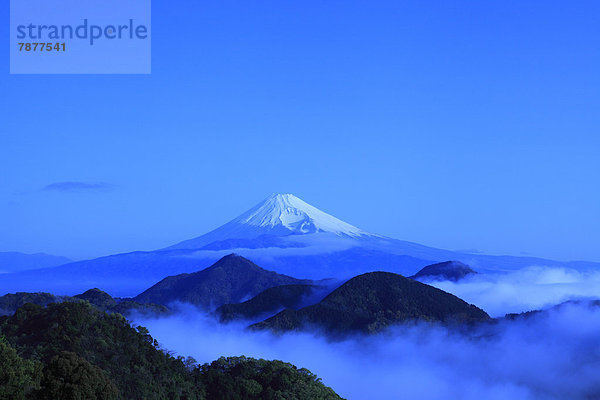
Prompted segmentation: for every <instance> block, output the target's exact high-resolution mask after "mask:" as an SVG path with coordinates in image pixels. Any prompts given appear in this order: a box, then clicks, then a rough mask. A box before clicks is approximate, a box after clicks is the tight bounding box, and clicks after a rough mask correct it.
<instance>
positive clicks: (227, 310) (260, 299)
mask: <svg viewBox="0 0 600 400" xmlns="http://www.w3.org/2000/svg"><path fill="white" fill-rule="evenodd" d="M316 288H317V286H315V285H281V286H275V287H272V288H269V289H266V290H263V291H262V292H260V293H259V294H257V295H256V296H254V297H253V298H251V299H250V300H246V301H244V302H243V303H236V304H223V305H222V306H221V307H219V308H217V310H216V313H217V315H218V316H219V319H220V320H221V322H225V321H231V320H234V319H254V318H257V317H259V316H261V315H263V316H268V315H266V314H270V315H273V314H274V313H276V312H277V311H279V310H281V309H283V308H293V309H297V308H299V306H300V304H301V303H302V301H303V299H305V298H307V297H308V296H310V295H311V294H312V293H313V292H314V291H315V289H316ZM263 318H264V317H263Z"/></svg>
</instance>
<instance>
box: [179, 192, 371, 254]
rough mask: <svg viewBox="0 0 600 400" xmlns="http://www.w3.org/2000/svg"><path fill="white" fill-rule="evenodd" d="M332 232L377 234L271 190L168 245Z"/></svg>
mask: <svg viewBox="0 0 600 400" xmlns="http://www.w3.org/2000/svg"><path fill="white" fill-rule="evenodd" d="M323 232H326V233H332V234H334V235H336V236H339V237H347V238H361V237H369V236H375V237H376V236H377V235H373V234H370V233H367V232H365V231H362V230H361V229H359V228H357V227H355V226H352V225H350V224H348V223H346V222H344V221H341V220H339V219H337V218H335V217H333V216H331V215H329V214H327V213H324V212H323V211H321V210H319V209H318V208H316V207H313V206H311V205H310V204H308V203H306V202H305V201H303V200H301V199H299V198H298V197H296V196H294V195H292V194H273V195H271V196H269V197H268V198H266V199H265V200H264V201H262V202H261V203H259V204H257V205H256V206H254V207H253V208H251V209H250V210H248V211H246V212H245V213H243V214H242V215H240V216H239V217H237V218H235V219H234V220H232V221H230V222H228V223H227V224H225V225H223V226H221V227H219V228H217V229H215V230H213V231H211V232H209V233H207V234H205V235H202V236H199V237H196V238H193V239H190V240H185V241H183V242H181V243H177V244H175V245H173V246H170V247H168V249H199V248H201V247H204V246H206V245H208V244H210V243H213V242H218V241H223V240H227V239H254V238H258V237H260V236H263V235H274V236H287V235H292V234H296V235H298V234H311V233H323Z"/></svg>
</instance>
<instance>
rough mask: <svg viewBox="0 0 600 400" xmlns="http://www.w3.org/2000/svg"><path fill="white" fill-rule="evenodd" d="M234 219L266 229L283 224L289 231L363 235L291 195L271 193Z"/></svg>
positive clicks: (353, 227) (352, 227) (359, 231)
mask: <svg viewBox="0 0 600 400" xmlns="http://www.w3.org/2000/svg"><path fill="white" fill-rule="evenodd" d="M234 221H235V222H237V223H240V224H245V225H252V226H258V227H265V228H274V227H277V226H282V227H284V228H286V229H288V230H289V231H290V232H291V233H316V232H329V233H335V234H336V235H346V236H361V235H364V234H366V232H363V231H362V230H360V229H359V228H357V227H355V226H352V225H350V224H348V223H346V222H344V221H341V220H339V219H337V218H335V217H334V216H332V215H329V214H327V213H324V212H323V211H321V210H319V209H318V208H316V207H313V206H311V205H310V204H308V203H306V202H305V201H303V200H301V199H299V198H298V197H296V196H294V195H293V194H273V195H271V196H269V197H268V198H267V199H266V200H265V201H263V202H262V203H260V204H258V205H257V206H256V207H254V208H252V209H251V210H249V211H247V212H245V213H244V214H242V215H241V216H239V217H238V218H236V219H235V220H234Z"/></svg>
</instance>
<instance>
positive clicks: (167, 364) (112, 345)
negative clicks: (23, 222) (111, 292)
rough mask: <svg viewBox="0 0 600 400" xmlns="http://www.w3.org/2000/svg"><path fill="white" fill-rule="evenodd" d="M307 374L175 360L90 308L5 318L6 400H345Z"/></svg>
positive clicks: (1, 333)
mask: <svg viewBox="0 0 600 400" xmlns="http://www.w3.org/2000/svg"><path fill="white" fill-rule="evenodd" d="M339 398H340V397H339V396H338V395H337V394H335V392H334V391H333V390H332V389H330V388H328V387H326V386H325V385H323V384H322V383H321V382H320V380H319V379H318V378H317V377H316V376H315V375H313V374H312V373H310V372H309V371H307V370H305V369H298V368H296V367H295V366H293V365H291V364H287V363H284V362H280V361H265V360H254V359H249V358H245V357H232V358H221V359H219V360H217V361H215V362H213V363H210V364H205V365H201V366H196V365H195V363H194V361H193V360H192V359H184V358H182V357H178V358H175V357H172V356H171V355H169V354H168V353H165V352H163V351H161V350H160V349H159V348H158V343H157V342H156V340H154V339H153V338H152V337H151V336H150V335H149V334H148V331H147V330H146V329H145V328H143V327H138V328H136V329H134V328H133V327H132V326H131V325H130V324H129V323H128V322H127V321H126V320H125V318H124V317H123V316H122V315H120V314H118V313H112V314H107V313H105V312H102V311H99V310H98V309H96V308H94V307H93V306H92V305H91V304H89V303H87V302H77V303H75V302H65V303H60V304H50V305H48V306H47V307H42V306H38V305H34V304H26V305H24V306H23V307H21V308H19V309H18V310H17V311H16V312H15V314H14V315H12V316H10V317H8V316H5V317H0V399H11V400H12V399H15V400H16V399H53V400H55V399H61V400H75V399H86V400H87V399H89V400H94V399H97V400H99V399H190V400H191V399H209V400H212V399H215V400H217V399H219V400H220V399H339Z"/></svg>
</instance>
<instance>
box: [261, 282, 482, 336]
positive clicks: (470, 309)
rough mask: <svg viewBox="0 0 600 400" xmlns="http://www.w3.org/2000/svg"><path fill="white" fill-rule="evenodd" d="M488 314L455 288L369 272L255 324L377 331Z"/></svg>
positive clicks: (479, 318)
mask: <svg viewBox="0 0 600 400" xmlns="http://www.w3.org/2000/svg"><path fill="white" fill-rule="evenodd" d="M488 319H489V316H488V315H487V314H486V313H485V312H484V311H483V310H481V309H479V308H477V307H475V306H473V305H470V304H467V303H466V302H464V301H463V300H461V299H459V298H458V297H456V296H454V295H452V294H449V293H446V292H444V291H442V290H439V289H436V288H434V287H432V286H429V285H426V284H423V283H421V282H417V281H414V280H412V279H408V278H405V277H403V276H402V275H397V274H392V273H389V272H371V273H367V274H363V275H359V276H356V277H354V278H352V279H350V280H349V281H348V282H346V283H344V284H343V285H342V286H340V287H339V288H337V289H336V290H334V291H333V292H331V293H330V294H329V295H328V296H327V297H325V298H324V299H323V300H322V301H321V302H319V303H317V304H315V305H312V306H308V307H305V308H302V309H300V310H298V311H295V310H290V309H288V310H284V311H282V312H280V313H279V314H277V315H275V316H274V317H271V318H269V319H267V320H265V321H263V322H260V323H258V324H254V325H252V328H253V329H270V330H273V331H289V330H299V329H302V328H304V327H312V326H316V327H318V328H321V329H323V330H324V331H325V332H328V333H332V334H346V333H350V332H363V333H375V332H378V331H381V330H383V329H384V328H386V327H387V326H390V325H393V324H398V323H402V322H407V321H413V320H422V321H429V322H441V323H470V322H478V321H485V320H488Z"/></svg>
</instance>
